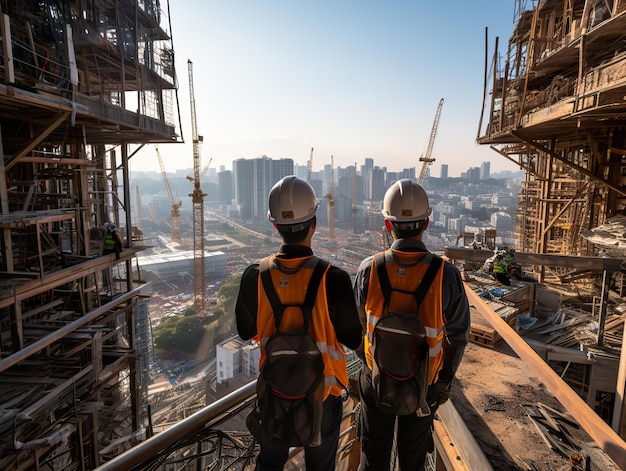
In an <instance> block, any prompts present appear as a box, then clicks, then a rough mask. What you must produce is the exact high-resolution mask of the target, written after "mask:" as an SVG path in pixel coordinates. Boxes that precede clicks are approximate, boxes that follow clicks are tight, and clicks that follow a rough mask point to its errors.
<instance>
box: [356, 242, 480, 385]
mask: <svg viewBox="0 0 626 471" xmlns="http://www.w3.org/2000/svg"><path fill="white" fill-rule="evenodd" d="M391 248H392V249H395V250H400V251H403V252H428V249H427V248H426V246H425V245H424V244H423V243H422V242H421V241H418V240H414V239H398V240H396V241H394V243H393V244H392V246H391ZM372 258H373V257H368V258H366V259H365V260H363V261H362V262H361V265H360V266H359V270H358V271H357V274H356V279H355V281H354V293H355V299H356V304H357V309H358V312H359V318H360V320H361V323H362V324H363V327H365V325H366V322H367V321H366V314H365V300H366V299H367V289H368V285H369V278H370V271H371V268H372ZM442 285H443V286H442V290H443V292H442V295H441V299H442V305H443V320H444V331H445V334H446V338H445V340H444V345H443V351H444V360H443V366H442V369H441V371H440V372H439V381H441V382H444V383H450V382H451V381H452V379H453V378H454V374H455V373H456V370H457V368H458V367H459V364H460V363H461V358H462V357H463V353H464V351H465V346H466V345H467V342H468V335H469V329H470V308H469V302H468V300H467V296H466V294H465V288H464V287H463V281H462V280H461V274H460V272H459V270H458V268H456V267H455V266H454V265H452V264H451V263H449V262H445V263H444V268H443V283H442ZM359 354H361V355H362V352H359Z"/></svg>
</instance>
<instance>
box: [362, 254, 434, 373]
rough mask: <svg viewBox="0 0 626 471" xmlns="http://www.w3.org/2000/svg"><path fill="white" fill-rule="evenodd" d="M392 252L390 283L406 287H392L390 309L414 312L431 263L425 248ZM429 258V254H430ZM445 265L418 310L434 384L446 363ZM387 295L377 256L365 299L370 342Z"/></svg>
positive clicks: (389, 262)
mask: <svg viewBox="0 0 626 471" xmlns="http://www.w3.org/2000/svg"><path fill="white" fill-rule="evenodd" d="M391 254H392V256H391V257H386V268H387V274H388V275H389V281H390V283H391V286H393V288H394V289H396V290H402V291H406V293H401V292H398V291H395V290H394V291H392V293H391V299H390V303H389V310H390V311H402V312H415V297H414V296H413V293H414V292H415V290H417V287H418V285H419V283H420V281H421V280H422V278H423V277H424V274H425V273H426V270H427V268H428V265H429V264H428V263H427V262H425V261H423V260H422V259H423V258H424V255H425V254H424V253H423V252H419V253H416V252H402V251H399V250H392V251H391ZM429 258H430V257H429ZM443 267H444V264H442V265H441V268H440V269H439V271H438V272H437V275H435V279H434V280H433V283H432V284H431V286H430V289H429V290H428V293H427V294H426V297H425V298H424V299H423V300H422V303H421V305H420V310H419V319H420V321H421V322H422V324H424V329H425V331H426V337H427V340H428V346H429V356H430V374H429V382H430V384H433V383H434V382H436V381H437V378H438V375H439V370H440V369H441V365H442V364H443V348H442V347H443V339H444V323H443V303H442V300H441V293H442V281H443ZM384 302H385V297H384V295H383V293H382V290H381V288H380V283H379V282H378V273H377V272H376V266H375V263H374V260H372V268H371V270H370V278H369V285H368V291H367V300H366V302H365V313H366V315H367V333H366V335H367V339H366V340H367V344H369V345H371V343H372V335H373V333H374V327H375V326H376V324H377V323H378V321H379V320H380V317H381V315H382V311H383V305H384Z"/></svg>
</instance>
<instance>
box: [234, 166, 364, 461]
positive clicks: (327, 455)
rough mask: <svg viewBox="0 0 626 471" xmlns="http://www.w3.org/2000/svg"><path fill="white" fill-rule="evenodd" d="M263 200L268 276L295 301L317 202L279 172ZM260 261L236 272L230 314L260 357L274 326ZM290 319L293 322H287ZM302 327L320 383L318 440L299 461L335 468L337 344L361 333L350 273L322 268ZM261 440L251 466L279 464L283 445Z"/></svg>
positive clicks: (305, 276)
mask: <svg viewBox="0 0 626 471" xmlns="http://www.w3.org/2000/svg"><path fill="white" fill-rule="evenodd" d="M268 204H269V210H268V218H269V220H270V222H272V224H273V225H274V228H275V229H276V230H277V231H278V234H279V235H280V236H281V238H282V245H281V246H280V248H279V249H278V252H277V253H276V254H275V255H272V256H270V257H269V260H268V261H269V262H270V265H269V267H270V272H274V273H275V274H276V276H275V277H274V276H272V279H273V284H274V287H275V289H276V291H277V293H278V296H279V298H280V300H281V302H282V303H284V304H286V303H290V304H293V303H296V304H297V303H302V302H303V301H304V296H305V292H306V287H307V284H308V280H309V279H310V277H311V273H312V269H311V265H312V264H311V262H312V261H315V260H316V259H317V257H315V256H314V255H313V251H312V250H311V239H312V237H313V234H314V233H315V228H316V222H317V220H316V212H317V208H318V207H319V202H318V201H317V198H316V197H315V193H314V191H313V188H312V187H311V185H309V184H308V183H307V182H306V181H305V180H302V179H300V178H297V177H295V176H293V175H291V176H287V177H284V178H282V179H281V180H280V181H279V182H278V183H276V184H275V185H274V187H273V188H272V189H271V190H270V193H269V198H268ZM260 263H261V262H259V263H254V264H252V265H250V266H249V267H248V268H246V270H245V271H244V273H243V276H242V279H241V285H240V288H239V294H238V296H237V303H236V306H235V316H236V320H237V331H238V333H239V336H240V337H241V338H242V339H244V340H247V339H251V338H256V339H257V340H258V341H259V342H260V345H261V350H262V351H261V358H263V356H264V355H263V353H264V344H265V342H266V341H267V339H268V338H269V337H270V336H271V335H272V334H274V333H275V331H276V328H275V323H274V318H273V314H272V312H271V307H270V304H269V301H268V297H267V294H266V293H265V290H264V288H263V285H262V283H261V280H260V276H259V265H260ZM276 280H278V282H277V281H276ZM298 288H299V289H298ZM285 322H287V325H285ZM289 322H291V324H294V325H289ZM296 322H297V324H296ZM301 325H302V319H295V318H294V317H291V318H287V317H285V318H283V320H282V323H281V329H282V327H283V326H285V329H286V330H289V329H290V328H292V327H297V326H301ZM309 334H310V335H311V336H312V337H313V339H314V340H315V342H316V343H317V345H318V348H320V351H322V354H323V357H324V376H325V388H324V404H323V408H324V412H323V417H322V430H321V431H322V443H321V445H319V446H306V447H305V452H304V455H305V462H306V468H307V469H309V470H319V471H326V470H334V469H335V459H336V456H335V455H336V453H337V446H338V440H339V426H340V424H341V417H342V412H343V408H342V399H341V395H342V392H343V390H344V388H345V387H346V386H347V384H348V372H347V367H346V360H345V354H344V350H343V348H342V344H343V345H345V346H347V347H349V348H351V349H356V348H357V347H358V346H359V344H360V342H361V337H362V334H361V324H360V322H359V318H358V314H357V311H356V306H355V305H354V293H353V291H352V285H351V281H350V276H349V275H348V274H347V273H346V272H345V271H343V270H341V269H340V268H337V267H334V266H332V265H331V266H329V268H328V269H327V271H326V273H325V275H324V278H323V280H322V282H321V285H320V289H319V291H318V294H317V298H316V302H315V305H314V308H313V315H312V322H311V323H310V325H309ZM260 445H261V450H260V453H259V455H258V457H257V462H256V469H257V470H260V471H265V470H282V469H283V466H284V464H285V463H286V462H287V458H288V454H289V448H288V447H287V446H284V445H278V444H276V443H272V442H271V441H269V440H268V439H267V438H263V437H262V438H261V440H260Z"/></svg>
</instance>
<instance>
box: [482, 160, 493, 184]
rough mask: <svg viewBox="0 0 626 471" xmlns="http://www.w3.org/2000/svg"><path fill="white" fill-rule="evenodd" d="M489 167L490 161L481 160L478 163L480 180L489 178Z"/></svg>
mask: <svg viewBox="0 0 626 471" xmlns="http://www.w3.org/2000/svg"><path fill="white" fill-rule="evenodd" d="M490 168H491V163H490V162H483V163H482V164H480V179H481V180H485V179H486V178H489V172H490V170H489V169H490Z"/></svg>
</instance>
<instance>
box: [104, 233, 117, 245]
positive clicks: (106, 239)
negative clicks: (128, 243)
mask: <svg viewBox="0 0 626 471" xmlns="http://www.w3.org/2000/svg"><path fill="white" fill-rule="evenodd" d="M104 244H105V245H115V239H114V238H113V233H112V232H107V233H106V234H105V235H104Z"/></svg>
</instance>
